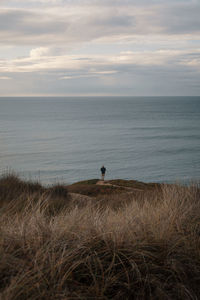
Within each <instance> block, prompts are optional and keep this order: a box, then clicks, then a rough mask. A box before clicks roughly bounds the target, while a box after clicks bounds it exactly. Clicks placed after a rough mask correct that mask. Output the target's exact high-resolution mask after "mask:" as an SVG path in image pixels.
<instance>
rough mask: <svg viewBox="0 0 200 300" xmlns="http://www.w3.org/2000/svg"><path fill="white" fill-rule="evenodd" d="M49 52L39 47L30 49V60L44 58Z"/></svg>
mask: <svg viewBox="0 0 200 300" xmlns="http://www.w3.org/2000/svg"><path fill="white" fill-rule="evenodd" d="M48 52H49V49H48V48H47V47H39V48H35V49H32V50H31V51H30V57H32V58H39V57H41V56H46V55H47V54H48Z"/></svg>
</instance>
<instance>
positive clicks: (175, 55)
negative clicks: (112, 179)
mask: <svg viewBox="0 0 200 300" xmlns="http://www.w3.org/2000/svg"><path fill="white" fill-rule="evenodd" d="M0 95H1V96H15V95H18V96H21V95H24V96H26V95H30V96H32V95H33V96H34V95H35V96H37V95H44V96H45V95H52V96H53V95H60V96H62V95H133V96H154V95H155V96H159V95H166V96H170V95H185V96H187V95H200V0H5V1H4V0H0Z"/></svg>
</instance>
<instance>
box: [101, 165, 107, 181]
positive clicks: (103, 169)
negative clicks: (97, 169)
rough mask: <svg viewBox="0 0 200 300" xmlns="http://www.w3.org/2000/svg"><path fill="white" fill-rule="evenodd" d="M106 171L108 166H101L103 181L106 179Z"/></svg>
mask: <svg viewBox="0 0 200 300" xmlns="http://www.w3.org/2000/svg"><path fill="white" fill-rule="evenodd" d="M105 173H106V168H105V167H104V166H102V167H101V180H102V181H104V177H105Z"/></svg>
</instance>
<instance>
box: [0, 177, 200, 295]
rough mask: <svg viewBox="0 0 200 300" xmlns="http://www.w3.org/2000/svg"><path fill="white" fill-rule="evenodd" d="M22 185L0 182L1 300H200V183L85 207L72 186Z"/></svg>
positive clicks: (104, 200) (94, 202)
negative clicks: (72, 195) (75, 200)
mask: <svg viewBox="0 0 200 300" xmlns="http://www.w3.org/2000/svg"><path fill="white" fill-rule="evenodd" d="M11 179H12V180H11ZM16 180H17V179H16V178H15V179H14V178H10V181H9V178H8V177H7V178H2V179H1V180H0V201H1V210H0V222H1V231H0V298H1V299H6V300H7V299H8V300H11V299H12V300H15V299H22V300H23V299H24V300H25V299H34V300H36V299H38V300H40V299H48V300H54V299H138V300H139V299H152V300H154V299H162V300H164V299H180V300H182V299H184V300H185V299H186V300H187V299H188V300H189V299H194V300H197V299H200V214H199V213H200V201H199V196H200V193H199V188H198V186H196V185H195V186H193V185H191V186H190V187H182V186H177V185H168V186H165V185H161V186H160V191H159V192H158V193H157V191H156V189H155V190H154V191H150V192H149V191H144V192H138V193H137V192H135V193H133V194H131V193H130V192H128V193H127V194H125V192H124V193H120V194H116V193H114V194H112V195H108V196H106V195H103V196H101V195H98V196H97V197H96V198H95V197H93V198H91V200H90V201H88V202H87V201H85V202H84V203H82V205H81V206H80V205H77V204H75V203H73V201H72V198H70V194H69V192H67V190H66V187H63V186H57V187H54V188H52V187H51V188H44V187H42V186H40V185H33V186H31V185H30V183H25V182H22V181H21V180H19V179H18V180H19V181H18V184H19V188H20V189H21V192H19V190H18V189H17V181H16ZM12 184H13V186H12ZM23 184H24V185H23ZM9 185H10V186H9ZM22 186H23V187H22ZM80 186H81V185H80ZM94 186H95V185H94ZM6 191H7V193H8V194H6ZM14 191H15V192H14ZM20 193H21V195H23V197H22V198H20ZM25 195H26V196H25ZM16 197H17V198H18V200H17V205H19V203H20V199H23V209H21V210H17V209H16V208H17V205H10V204H11V203H15V200H16ZM138 197H139V198H138ZM4 199H7V200H6V201H7V202H6V201H5V200H4ZM8 199H9V201H8ZM53 199H56V200H55V201H54V200H53ZM59 199H62V201H61V202H60V204H59V209H58V210H53V213H52V210H49V206H51V205H52V203H51V202H52V201H53V202H54V203H58V202H59ZM109 199H110V200H109ZM57 201H58V202H57ZM110 203H112V204H110ZM47 212H48V213H47Z"/></svg>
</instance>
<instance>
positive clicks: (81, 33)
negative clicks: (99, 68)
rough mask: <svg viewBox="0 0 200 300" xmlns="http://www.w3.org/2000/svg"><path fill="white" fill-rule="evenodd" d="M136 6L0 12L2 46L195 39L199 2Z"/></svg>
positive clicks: (94, 4)
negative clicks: (178, 37) (144, 37)
mask: <svg viewBox="0 0 200 300" xmlns="http://www.w3.org/2000/svg"><path fill="white" fill-rule="evenodd" d="M136 2H137V1H133V2H131V1H125V2H122V1H117V2H114V1H107V2H106V1H103V2H102V3H101V4H100V2H99V1H94V2H91V1H87V2H86V3H85V2H84V1H82V2H81V1H75V2H71V1H67V2H64V3H65V5H64V6H63V7H62V6H59V5H58V6H56V7H55V8H51V7H48V8H47V9H45V10H41V9H36V8H34V9H28V8H26V9H20V8H18V9H15V8H4V9H0V42H1V43H3V44H19V43H22V44H25V45H33V44H35V45H38V44H39V45H43V46H44V45H55V43H57V44H59V45H62V46H64V45H65V46H66V45H74V44H77V43H83V42H90V41H93V40H97V39H100V38H101V39H102V38H112V37H118V38H123V37H126V36H127V35H129V36H132V37H136V36H140V35H146V34H151V35H157V34H164V35H174V34H181V35H182V34H190V35H193V34H196V33H199V32H200V19H199V12H200V4H198V3H190V5H189V4H188V3H184V2H183V3H182V2H179V4H178V2H176V3H175V4H170V3H168V4H166V2H165V3H162V2H160V4H155V3H159V2H155V3H154V5H151V6H150V5H147V2H145V1H143V2H142V4H140V6H138V5H136ZM55 3H57V2H56V1H55ZM74 3H76V4H74ZM103 3H104V5H103ZM105 3H107V5H106V4H105ZM144 3H145V4H144ZM151 3H153V2H152V1H151ZM99 5H101V13H100V11H99ZM38 20H39V22H38Z"/></svg>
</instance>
